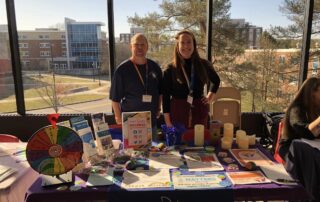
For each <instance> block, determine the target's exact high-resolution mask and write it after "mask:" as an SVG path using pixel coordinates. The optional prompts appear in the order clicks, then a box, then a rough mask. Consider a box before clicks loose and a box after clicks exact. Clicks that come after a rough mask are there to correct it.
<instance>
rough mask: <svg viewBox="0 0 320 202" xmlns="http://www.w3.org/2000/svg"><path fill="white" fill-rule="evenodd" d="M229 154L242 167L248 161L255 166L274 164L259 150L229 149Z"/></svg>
mask: <svg viewBox="0 0 320 202" xmlns="http://www.w3.org/2000/svg"><path fill="white" fill-rule="evenodd" d="M230 152H231V154H232V155H233V156H234V157H235V158H236V159H237V161H238V162H239V163H240V164H241V165H242V166H244V165H245V164H246V163H248V162H249V161H251V162H254V163H255V164H256V165H257V166H262V165H274V164H275V163H274V162H272V161H271V160H270V159H269V158H268V157H266V155H264V154H263V153H262V152H261V151H260V150H259V149H231V150H230Z"/></svg>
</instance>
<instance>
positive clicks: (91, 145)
mask: <svg viewBox="0 0 320 202" xmlns="http://www.w3.org/2000/svg"><path fill="white" fill-rule="evenodd" d="M78 134H79V136H80V138H81V140H82V144H83V154H84V161H85V162H86V161H89V160H90V158H91V157H93V156H96V155H97V154H98V153H97V149H96V144H95V142H94V139H93V134H92V131H91V128H89V127H87V128H83V129H81V130H79V131H78Z"/></svg>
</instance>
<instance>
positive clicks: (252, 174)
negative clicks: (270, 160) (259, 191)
mask: <svg viewBox="0 0 320 202" xmlns="http://www.w3.org/2000/svg"><path fill="white" fill-rule="evenodd" d="M227 175H228V176H229V178H230V180H231V182H232V184H261V183H271V181H270V180H269V179H267V178H266V177H265V176H264V175H263V174H262V173H261V172H260V171H239V172H228V173H227Z"/></svg>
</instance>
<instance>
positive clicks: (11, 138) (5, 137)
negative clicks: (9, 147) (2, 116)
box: [0, 134, 20, 142]
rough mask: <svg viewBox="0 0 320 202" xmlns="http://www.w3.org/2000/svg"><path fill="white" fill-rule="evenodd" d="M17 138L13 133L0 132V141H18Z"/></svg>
mask: <svg viewBox="0 0 320 202" xmlns="http://www.w3.org/2000/svg"><path fill="white" fill-rule="evenodd" d="M19 141H20V140H19V138H17V137H16V136H13V135H8V134H0V142H19Z"/></svg>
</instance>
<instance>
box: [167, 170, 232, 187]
mask: <svg viewBox="0 0 320 202" xmlns="http://www.w3.org/2000/svg"><path fill="white" fill-rule="evenodd" d="M171 178H172V182H173V187H174V189H214V188H223V187H229V186H231V185H232V184H231V181H230V180H229V179H228V177H227V176H226V173H225V172H197V171H187V170H178V169H176V170H171Z"/></svg>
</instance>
